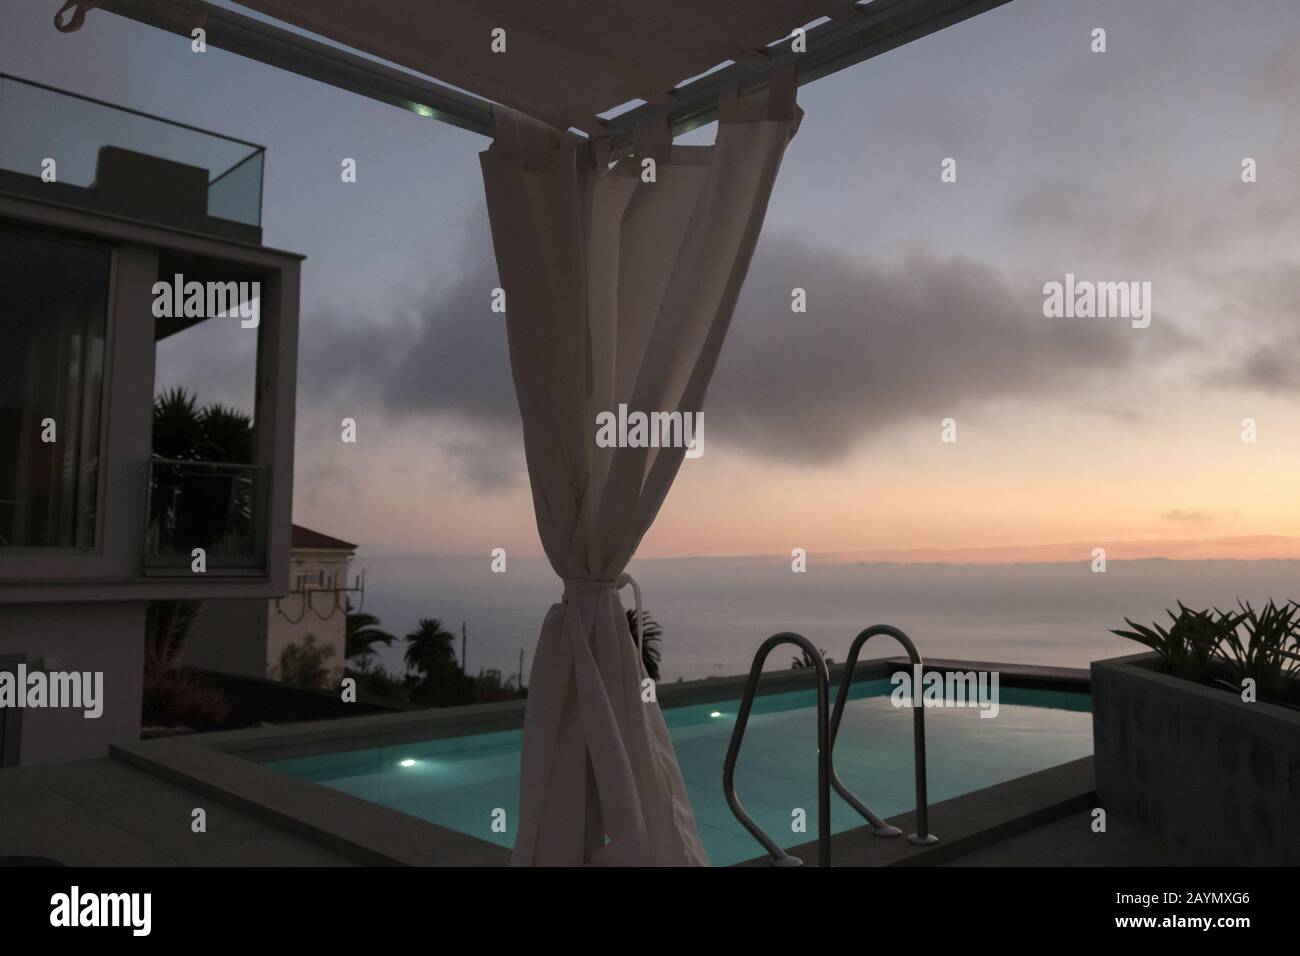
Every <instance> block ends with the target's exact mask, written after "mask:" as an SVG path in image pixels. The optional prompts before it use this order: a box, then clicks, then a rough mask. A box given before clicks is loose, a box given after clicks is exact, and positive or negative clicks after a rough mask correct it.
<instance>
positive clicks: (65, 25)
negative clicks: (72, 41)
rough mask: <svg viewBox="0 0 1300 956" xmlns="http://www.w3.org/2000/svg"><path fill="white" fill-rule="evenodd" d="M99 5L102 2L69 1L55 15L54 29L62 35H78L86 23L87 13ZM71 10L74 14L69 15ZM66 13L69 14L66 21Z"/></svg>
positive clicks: (87, 0)
mask: <svg viewBox="0 0 1300 956" xmlns="http://www.w3.org/2000/svg"><path fill="white" fill-rule="evenodd" d="M99 4H100V0H68V2H67V3H65V4H64V5H63V6H61V7H60V8H59V12H58V13H56V14H54V29H56V30H58V31H59V32H60V33H76V32H77V31H78V30H80V29H81V25H82V24H83V23H85V22H86V13H87V12H88V11H90V10H93V9H94V8H95V7H97V6H99ZM69 10H71V11H72V12H71V13H68V11H69ZM65 13H68V18H67V19H66V20H64V19H63V15H64V14H65Z"/></svg>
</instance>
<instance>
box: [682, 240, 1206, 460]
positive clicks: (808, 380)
mask: <svg viewBox="0 0 1300 956" xmlns="http://www.w3.org/2000/svg"><path fill="white" fill-rule="evenodd" d="M1049 278H1056V279H1059V278H1060V277H1059V276H1043V277H1033V278H1016V279H1012V278H1011V277H1009V276H1007V275H1006V274H1005V273H1003V272H1001V271H1000V270H998V269H996V268H994V267H992V266H990V265H988V264H985V263H982V262H978V261H975V260H972V259H968V258H962V257H938V256H935V255H933V254H931V253H929V252H927V251H926V250H925V249H924V248H922V247H913V248H912V249H911V250H910V251H908V252H906V253H904V254H903V255H902V256H901V257H899V258H898V259H897V260H895V261H890V262H878V261H876V262H866V263H854V262H850V261H849V260H847V259H846V258H844V257H842V256H840V255H838V254H835V253H828V252H825V251H823V250H820V249H816V248H813V247H811V246H809V245H806V244H803V243H800V242H797V241H793V240H790V239H772V240H768V241H765V242H763V243H762V244H761V246H760V249H759V251H758V254H757V255H756V257H755V261H754V264H753V267H752V268H751V269H750V274H749V280H748V282H747V283H746V285H745V290H744V292H743V293H742V295H741V300H740V304H739V307H738V309H737V314H736V318H735V321H734V323H733V325H732V330H731V336H730V339H729V340H728V342H727V346H726V348H725V350H724V352H723V356H722V359H721V361H720V363H719V368H718V373H717V376H716V380H715V382H714V389H713V391H712V392H711V394H710V397H709V404H708V407H707V412H708V415H709V418H710V423H709V424H710V428H711V435H710V438H711V440H714V441H735V442H739V443H741V444H743V445H745V446H746V447H747V448H748V449H749V450H751V451H753V452H755V453H758V454H760V455H763V456H766V457H769V458H782V459H789V460H803V461H813V462H830V461H834V460H836V459H839V458H842V457H843V456H844V455H845V454H847V453H848V452H849V451H850V450H851V449H852V448H853V447H854V445H856V444H857V443H858V442H859V441H860V440H862V439H863V438H865V437H867V436H870V435H871V434H872V433H875V432H878V431H880V430H881V429H884V428H887V427H889V426H892V425H895V424H897V423H900V422H903V421H907V420H911V419H917V418H921V417H926V416H929V417H933V418H934V419H935V425H936V427H937V425H938V420H939V418H942V417H946V416H949V415H951V416H953V417H956V418H958V419H960V418H961V417H962V416H963V415H969V414H971V413H972V412H973V411H974V410H975V409H976V408H977V407H978V406H979V405H980V404H981V403H985V402H989V401H993V400H997V399H1006V398H1045V397H1048V396H1054V395H1057V396H1059V395H1062V394H1064V393H1066V392H1068V391H1070V390H1072V389H1075V388H1077V387H1078V386H1080V385H1082V384H1085V383H1088V384H1093V385H1096V384H1098V383H1099V382H1100V379H1099V378H1098V376H1099V374H1100V373H1123V372H1124V371H1125V370H1126V369H1128V368H1129V367H1130V366H1131V365H1133V364H1134V363H1135V362H1136V361H1138V360H1139V359H1142V358H1144V357H1147V356H1154V355H1159V354H1169V353H1171V352H1174V351H1177V350H1180V349H1182V348H1183V347H1184V346H1186V345H1187V344H1188V341H1189V340H1188V339H1187V337H1186V336H1184V335H1183V334H1182V333H1180V332H1178V331H1177V330H1176V329H1175V328H1174V327H1173V326H1171V325H1170V324H1168V323H1167V322H1165V321H1162V320H1163V318H1164V317H1162V316H1161V315H1160V314H1159V313H1158V312H1157V314H1156V316H1155V318H1154V320H1153V322H1152V325H1151V328H1148V329H1133V328H1132V327H1131V326H1130V325H1129V324H1128V323H1127V322H1123V321H1115V320H1079V319H1075V320H1059V319H1058V320H1050V319H1046V318H1044V317H1043V314H1042V302H1043V299H1042V283H1043V282H1044V281H1046V280H1047V279H1049ZM795 287H801V288H805V289H807V292H808V312H807V313H806V314H798V313H792V312H791V311H790V296H791V292H790V290H791V289H792V288H795ZM1084 400H1085V402H1088V403H1093V404H1095V405H1096V406H1097V410H1098V411H1100V412H1103V413H1104V412H1106V411H1108V410H1109V408H1110V406H1109V405H1108V404H1105V403H1106V402H1107V401H1108V399H1107V398H1106V396H1105V394H1104V391H1096V392H1093V393H1086V394H1085V399H1084Z"/></svg>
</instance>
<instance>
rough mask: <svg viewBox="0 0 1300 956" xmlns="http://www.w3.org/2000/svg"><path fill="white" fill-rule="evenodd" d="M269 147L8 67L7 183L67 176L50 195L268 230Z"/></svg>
mask: <svg viewBox="0 0 1300 956" xmlns="http://www.w3.org/2000/svg"><path fill="white" fill-rule="evenodd" d="M265 155H266V150H265V149H263V148H262V147H261V146H257V145H256V144H253V143H246V142H243V141H242V140H238V139H233V138H231V137H229V136H221V135H218V134H216V133H210V132H207V131H205V130H201V129H197V128H195V127H193V126H187V125H185V124H183V123H174V122H171V121H170V120H164V119H160V118H159V117H156V116H150V115H148V114H146V113H140V112H137V111H135V110H130V109H126V108H124V107H120V106H113V105H112V104H109V103H104V102H101V101H99V100H94V99H90V98H88V97H84V96H78V95H76V94H73V93H66V92H63V91H61V90H56V89H54V88H53V87H49V86H44V85H42V84H40V83H32V82H30V81H28V80H21V79H18V78H17V77H14V76H9V75H7V74H4V73H0V174H3V175H0V187H4V186H8V187H10V188H14V187H15V185H17V186H26V190H25V191H28V192H30V191H32V189H33V188H39V187H41V186H48V185H51V184H58V185H59V186H61V187H62V188H56V189H54V190H50V189H45V190H44V191H43V195H44V197H45V198H50V199H58V200H59V201H72V202H76V201H77V200H78V198H80V199H82V200H83V201H84V202H85V204H86V205H88V206H92V207H94V208H105V206H106V204H107V205H108V206H111V207H112V211H115V212H119V213H122V214H134V216H135V217H136V218H141V219H149V220H158V221H164V222H166V223H167V224H169V225H182V226H188V227H190V228H195V229H200V230H201V229H203V228H204V226H205V225H208V226H211V225H212V221H215V222H216V223H217V224H220V223H231V224H236V225H238V226H243V227H252V228H254V229H260V226H261V222H262V165H263V160H264V158H265ZM51 161H53V164H54V165H53V167H51V165H50V162H51ZM73 190H80V191H81V192H80V194H79V193H77V192H75V191H73ZM209 231H211V230H209ZM259 238H260V236H259Z"/></svg>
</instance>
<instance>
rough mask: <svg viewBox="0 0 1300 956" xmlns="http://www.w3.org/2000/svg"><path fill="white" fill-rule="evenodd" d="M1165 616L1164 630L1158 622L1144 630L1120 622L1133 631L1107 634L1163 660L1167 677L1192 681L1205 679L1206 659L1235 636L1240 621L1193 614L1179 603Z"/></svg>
mask: <svg viewBox="0 0 1300 956" xmlns="http://www.w3.org/2000/svg"><path fill="white" fill-rule="evenodd" d="M1165 613H1166V614H1168V615H1169V617H1170V619H1171V620H1172V621H1173V624H1172V625H1171V626H1170V627H1169V629H1168V630H1165V628H1163V627H1161V626H1160V624H1159V623H1158V622H1157V623H1153V624H1152V625H1151V627H1145V626H1143V625H1141V624H1135V623H1134V622H1133V621H1131V620H1129V619H1128V618H1124V622H1125V623H1126V624H1128V626H1129V627H1131V628H1133V630H1131V631H1121V630H1112V631H1111V633H1112V634H1117V635H1119V636H1120V637H1124V638H1128V639H1129V640H1130V641H1137V642H1138V643H1139V644H1145V645H1146V646H1147V647H1149V648H1151V649H1152V650H1153V651H1155V652H1156V653H1157V654H1159V655H1160V656H1161V657H1162V658H1163V659H1164V661H1165V664H1166V665H1168V667H1169V673H1170V674H1172V675H1173V676H1175V677H1183V678H1186V679H1187V680H1195V681H1199V680H1202V679H1203V678H1204V677H1205V674H1206V672H1207V671H1208V670H1209V667H1210V658H1211V657H1213V656H1214V652H1215V651H1216V650H1218V649H1219V646H1220V644H1222V643H1223V642H1224V641H1225V640H1226V639H1227V637H1228V635H1229V634H1233V633H1235V632H1236V628H1237V625H1238V624H1240V623H1241V620H1242V618H1243V617H1244V615H1239V614H1232V613H1225V612H1223V611H1220V610H1218V609H1217V608H1216V609H1214V610H1213V611H1210V610H1205V611H1193V610H1192V609H1191V608H1189V607H1187V605H1185V604H1183V602H1182V601H1179V602H1178V613H1177V614H1174V612H1173V611H1166V612H1165Z"/></svg>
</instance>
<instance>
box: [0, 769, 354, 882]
mask: <svg viewBox="0 0 1300 956" xmlns="http://www.w3.org/2000/svg"><path fill="white" fill-rule="evenodd" d="M196 807H202V808H203V809H204V810H205V811H206V813H207V821H206V823H207V832H205V833H195V832H193V830H192V829H191V825H192V820H193V816H192V814H193V811H194V809H195V808H196ZM5 856H30V857H44V858H46V859H51V860H56V861H58V862H59V863H64V864H66V865H68V866H175V865H177V864H180V865H187V866H352V865H355V864H354V862H353V861H352V860H350V859H349V858H348V857H346V856H344V855H342V854H340V853H337V852H335V851H334V850H331V849H327V848H326V847H323V846H320V845H319V844H317V843H314V842H312V841H310V840H307V839H304V838H302V837H299V836H295V835H294V834H292V833H289V832H287V831H286V830H283V829H281V828H278V827H275V826H272V825H271V824H269V823H266V822H263V821H261V820H258V819H256V818H255V817H253V816H250V815H249V814H246V813H242V812H240V811H239V810H236V809H233V808H231V807H229V806H226V805H224V804H221V803H218V802H217V801H216V800H211V799H205V798H204V797H202V796H200V795H199V794H197V793H195V792H193V791H191V790H188V789H186V788H184V787H180V786H177V785H175V784H171V783H168V782H167V781H165V780H162V779H161V778H159V777H156V776H154V775H153V774H151V773H147V772H145V771H143V770H137V769H135V768H134V767H130V766H127V765H126V764H125V763H122V762H121V761H119V760H114V759H112V758H111V757H104V758H102V759H99V760H83V761H79V762H77V763H65V764H48V765H37V766H32V767H14V768H11V769H8V770H4V771H0V857H5Z"/></svg>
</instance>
